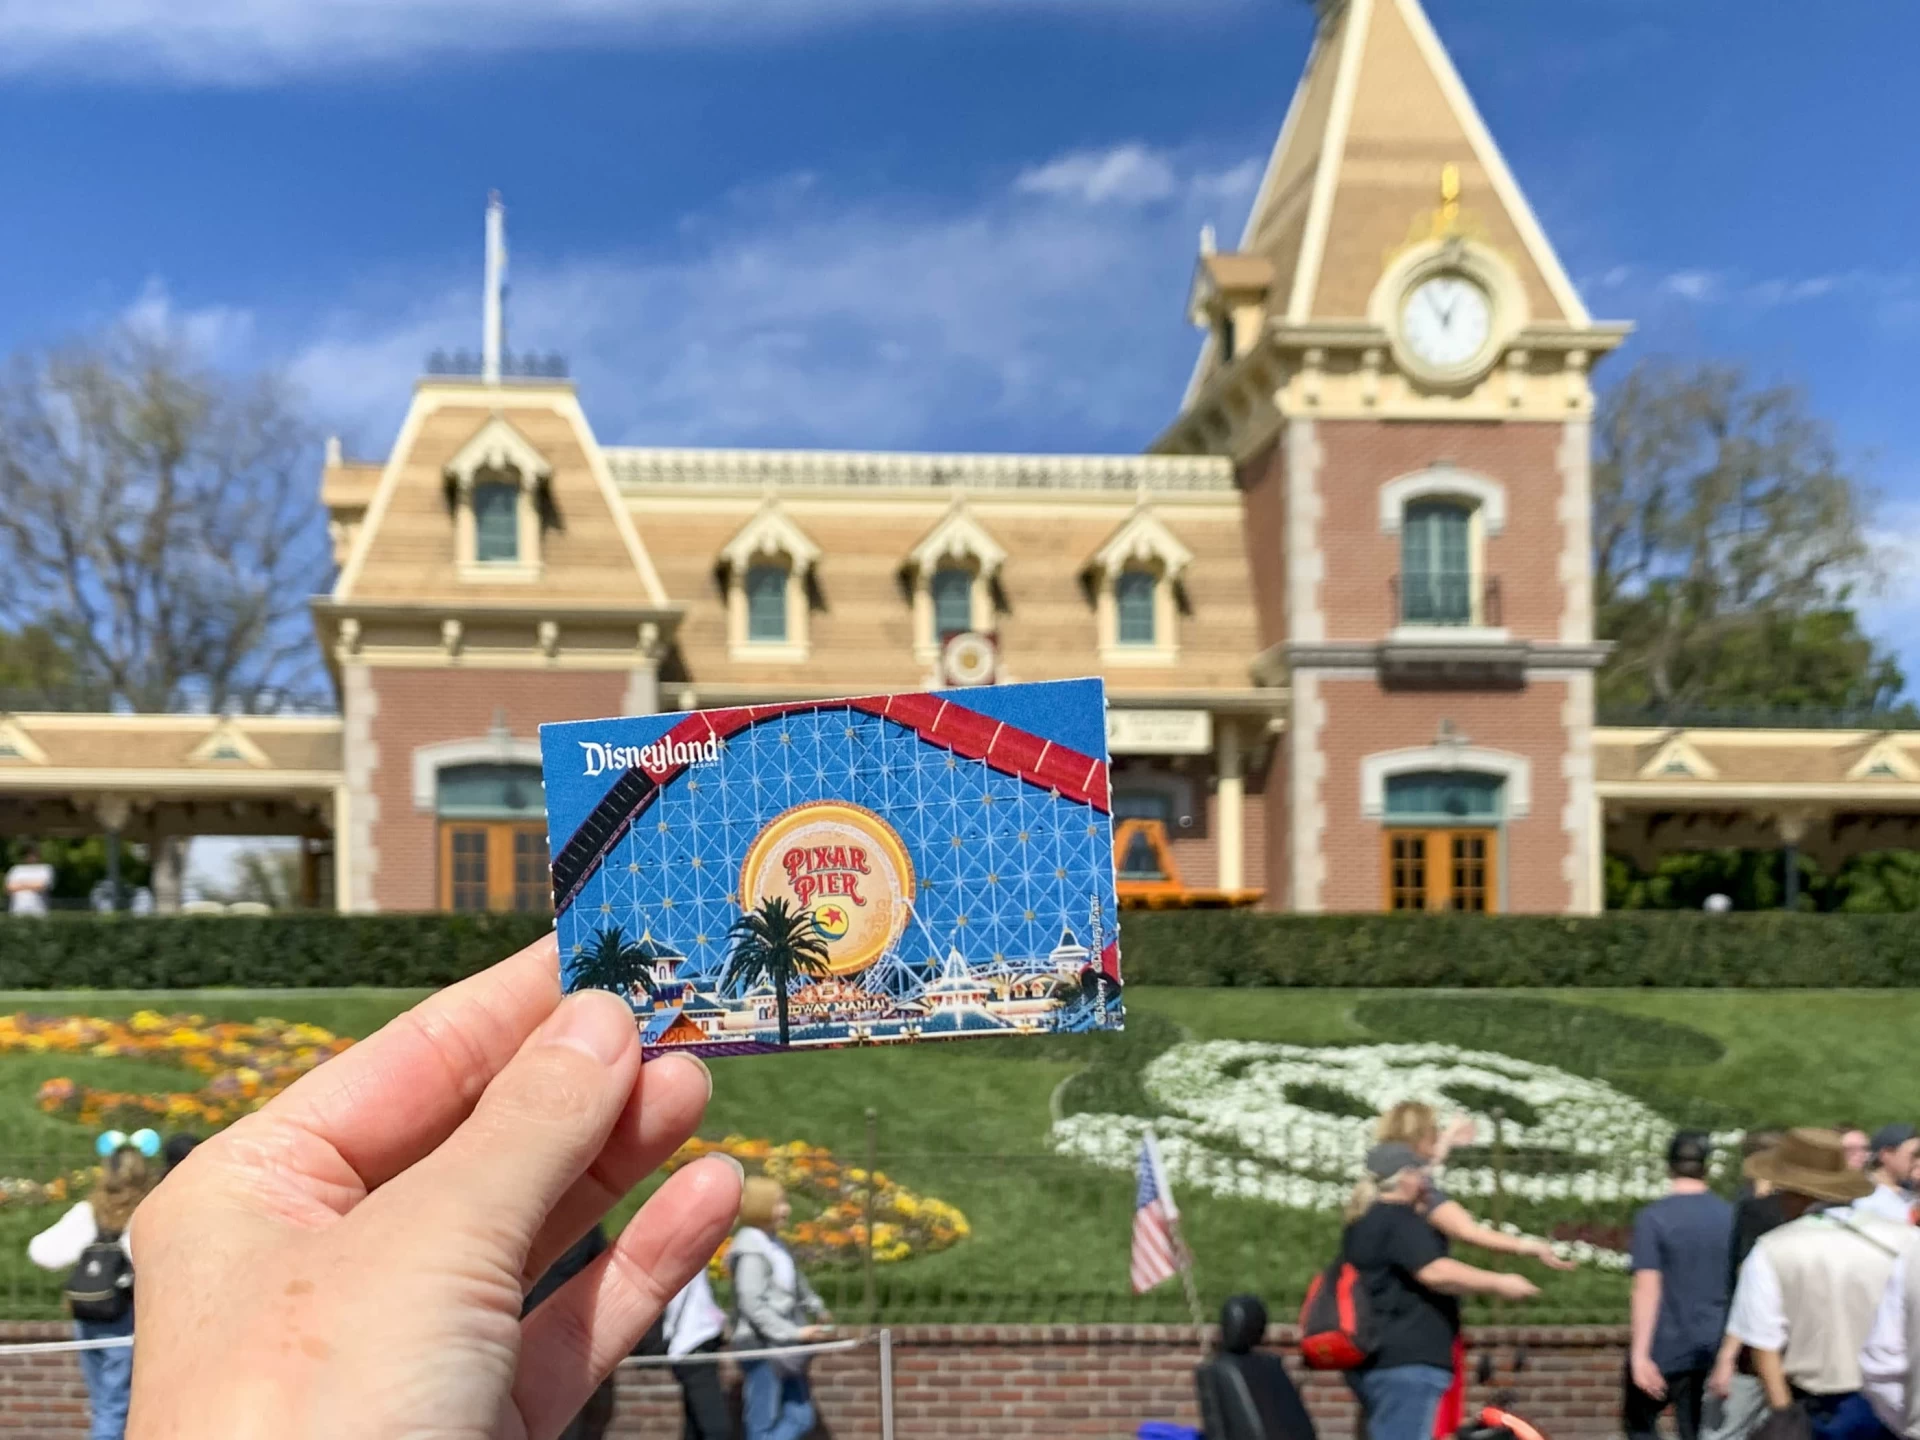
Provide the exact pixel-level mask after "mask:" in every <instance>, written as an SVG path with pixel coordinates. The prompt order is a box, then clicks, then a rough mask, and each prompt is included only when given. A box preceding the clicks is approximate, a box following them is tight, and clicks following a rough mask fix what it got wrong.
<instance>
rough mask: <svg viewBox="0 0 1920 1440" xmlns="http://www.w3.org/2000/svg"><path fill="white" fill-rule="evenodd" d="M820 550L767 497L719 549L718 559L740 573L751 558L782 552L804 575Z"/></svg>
mask: <svg viewBox="0 0 1920 1440" xmlns="http://www.w3.org/2000/svg"><path fill="white" fill-rule="evenodd" d="M822 553H823V552H822V551H821V549H820V547H819V546H818V545H816V544H814V543H813V540H812V539H811V538H810V537H809V536H808V535H807V532H806V531H804V530H802V529H801V528H800V527H799V526H798V525H796V524H794V522H793V518H792V517H791V516H789V515H788V514H787V512H786V510H785V509H784V508H782V506H781V504H780V502H779V501H778V500H775V499H772V498H769V499H768V500H767V502H766V503H765V504H764V505H762V506H761V507H760V508H759V509H758V510H757V511H755V512H754V516H753V518H752V519H751V520H749V521H747V523H746V524H745V525H742V526H741V527H740V529H739V530H738V531H736V532H735V533H734V537H733V539H731V540H729V541H728V542H727V543H726V545H725V546H724V547H723V548H722V549H721V551H720V559H721V560H722V561H723V562H724V563H725V564H726V566H727V567H728V569H729V570H732V571H734V572H736V573H738V574H743V575H744V574H745V573H746V570H747V567H748V566H749V565H751V564H752V563H753V562H754V561H755V560H758V559H761V558H770V557H772V556H776V555H784V556H786V557H787V559H788V560H789V561H790V562H792V566H793V569H794V570H795V572H796V573H798V574H802V575H804V574H805V573H806V572H807V571H809V570H811V569H812V568H813V567H814V565H815V564H816V563H818V561H819V559H820V556H821V554H822Z"/></svg>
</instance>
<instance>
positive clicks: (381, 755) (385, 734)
mask: <svg viewBox="0 0 1920 1440" xmlns="http://www.w3.org/2000/svg"><path fill="white" fill-rule="evenodd" d="M367 673H368V679H369V682H370V688H371V692H372V699H373V723H372V726H371V731H372V735H373V741H374V744H373V749H374V752H375V753H374V759H373V765H372V770H371V774H370V777H369V786H370V790H371V793H372V796H373V798H374V801H375V803H376V806H377V809H376V814H375V819H374V821H373V824H372V827H371V828H372V837H373V847H374V852H375V854H377V856H378V857H379V865H378V868H377V869H376V870H375V872H374V875H373V898H374V901H375V903H376V905H377V906H378V908H380V909H381V910H433V909H437V908H439V877H438V871H439V864H440V845H439V838H438V832H437V828H436V821H435V817H434V816H433V814H432V813H430V812H426V811H421V810H418V809H416V808H415V806H414V803H413V754H414V751H415V749H416V748H418V747H419V746H422V745H433V744H439V743H441V742H444V741H449V740H468V739H480V738H482V737H484V736H486V735H487V733H488V732H489V731H490V730H491V729H492V728H493V726H494V724H495V722H496V720H497V719H499V718H504V720H505V722H506V726H507V729H508V730H509V731H511V732H512V734H513V735H514V737H515V738H517V739H520V740H527V741H531V740H533V739H534V738H535V737H536V736H537V734H538V732H539V727H540V725H541V724H542V723H543V722H545V721H549V720H585V719H591V718H593V717H595V716H600V715H618V714H619V713H620V711H621V708H622V703H621V702H622V698H623V696H624V695H625V693H626V689H627V672H625V671H619V670H597V671H541V670H461V669H457V668H443V669H433V670H404V669H385V668H381V669H371V670H369V671H368V672H367ZM348 718H349V722H351V719H352V717H351V715H349V717H348Z"/></svg>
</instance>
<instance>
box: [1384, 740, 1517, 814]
mask: <svg viewBox="0 0 1920 1440" xmlns="http://www.w3.org/2000/svg"><path fill="white" fill-rule="evenodd" d="M1423 770H1439V771H1443V772H1447V771H1467V772H1471V773H1475V774H1481V775H1498V776H1500V777H1501V778H1502V779H1504V780H1505V781H1506V788H1505V790H1504V791H1503V792H1502V796H1501V798H1502V800H1503V801H1504V802H1505V805H1506V818H1507V819H1509V820H1524V819H1526V818H1527V815H1528V812H1529V811H1530V810H1531V809H1532V807H1533V762H1532V761H1531V760H1529V759H1527V757H1526V756H1524V755H1515V754H1513V753H1511V752H1510V751H1506V750H1489V749H1486V748H1484V747H1481V746H1475V745H1422V746H1418V747H1415V748H1413V749H1408V750H1382V751H1380V752H1378V753H1377V754H1373V755H1369V756H1367V757H1366V758H1365V759H1363V760H1362V761H1361V762H1360V816H1361V818H1362V819H1364V820H1381V819H1384V818H1386V813H1387V781H1388V779H1389V778H1390V777H1392V776H1395V775H1411V774H1417V773H1419V772H1420V771H1423Z"/></svg>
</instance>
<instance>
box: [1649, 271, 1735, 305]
mask: <svg viewBox="0 0 1920 1440" xmlns="http://www.w3.org/2000/svg"><path fill="white" fill-rule="evenodd" d="M1660 288H1661V290H1663V291H1664V292H1666V293H1667V294H1669V295H1678V296H1679V297H1680V298H1681V299H1682V300H1711V299H1713V298H1714V297H1715V296H1717V295H1718V294H1719V293H1720V277H1719V276H1718V275H1716V274H1715V273H1714V272H1713V271H1711V270H1676V271H1674V272H1673V274H1671V275H1668V276H1666V277H1665V278H1664V279H1662V280H1661V282H1660Z"/></svg>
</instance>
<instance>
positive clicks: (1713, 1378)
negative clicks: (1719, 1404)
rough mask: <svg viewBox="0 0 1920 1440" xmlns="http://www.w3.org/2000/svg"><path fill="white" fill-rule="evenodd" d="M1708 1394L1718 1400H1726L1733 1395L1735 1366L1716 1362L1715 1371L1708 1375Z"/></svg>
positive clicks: (1730, 1363)
mask: <svg viewBox="0 0 1920 1440" xmlns="http://www.w3.org/2000/svg"><path fill="white" fill-rule="evenodd" d="M1707 1393H1708V1394H1710V1395H1712V1396H1713V1397H1714V1398H1715V1399H1716V1400H1725V1399H1726V1398H1727V1397H1728V1396H1730V1395H1732V1394H1733V1364H1732V1362H1731V1361H1728V1362H1725V1363H1722V1362H1720V1361H1717V1360H1716V1361H1715V1362H1714V1366H1713V1369H1712V1370H1711V1371H1709V1372H1708V1374H1707Z"/></svg>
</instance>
